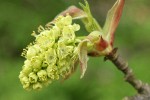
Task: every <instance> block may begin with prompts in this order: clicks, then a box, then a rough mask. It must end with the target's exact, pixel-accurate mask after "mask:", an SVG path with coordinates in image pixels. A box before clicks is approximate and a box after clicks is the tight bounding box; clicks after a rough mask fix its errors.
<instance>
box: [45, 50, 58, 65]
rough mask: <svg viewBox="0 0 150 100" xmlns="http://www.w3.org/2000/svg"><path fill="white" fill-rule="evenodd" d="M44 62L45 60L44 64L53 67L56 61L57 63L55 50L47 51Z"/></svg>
mask: <svg viewBox="0 0 150 100" xmlns="http://www.w3.org/2000/svg"><path fill="white" fill-rule="evenodd" d="M45 60H46V63H47V64H48V65H54V64H56V61H57V54H56V51H55V49H53V48H49V49H48V50H47V51H46V52H45Z"/></svg>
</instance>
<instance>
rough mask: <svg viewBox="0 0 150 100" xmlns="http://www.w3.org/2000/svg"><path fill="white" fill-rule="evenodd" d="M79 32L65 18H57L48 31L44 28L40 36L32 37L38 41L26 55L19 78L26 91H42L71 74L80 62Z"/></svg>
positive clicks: (70, 19)
mask: <svg viewBox="0 0 150 100" xmlns="http://www.w3.org/2000/svg"><path fill="white" fill-rule="evenodd" d="M41 29H42V30H41ZM79 29H80V26H79V25H78V24H72V17H71V16H70V15H66V16H58V17H57V18H56V19H55V20H54V21H53V23H52V24H51V27H49V28H47V29H44V28H42V27H41V28H40V34H35V33H34V34H33V35H34V36H35V41H34V43H32V44H30V45H29V46H28V47H27V48H26V49H25V50H24V52H23V56H24V57H25V58H26V60H25V62H24V65H23V68H22V71H21V72H20V75H19V78H20V81H21V83H22V85H23V88H24V89H29V90H30V89H40V88H42V87H43V85H48V84H50V83H51V82H52V81H54V80H58V79H60V78H65V77H66V76H68V75H69V74H70V73H71V71H72V69H73V67H74V64H75V62H76V61H77V60H78V54H77V45H78V43H77V39H76V36H75V32H76V31H78V30H79Z"/></svg>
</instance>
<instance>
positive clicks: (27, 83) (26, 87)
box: [20, 76, 30, 89]
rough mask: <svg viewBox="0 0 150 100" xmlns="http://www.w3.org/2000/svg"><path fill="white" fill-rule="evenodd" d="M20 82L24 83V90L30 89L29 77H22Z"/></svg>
mask: <svg viewBox="0 0 150 100" xmlns="http://www.w3.org/2000/svg"><path fill="white" fill-rule="evenodd" d="M20 81H21V83H22V85H23V88H24V89H28V88H29V86H30V82H29V79H28V77H26V76H24V77H22V78H21V79H20Z"/></svg>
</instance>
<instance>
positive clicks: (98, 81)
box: [0, 0, 150, 100]
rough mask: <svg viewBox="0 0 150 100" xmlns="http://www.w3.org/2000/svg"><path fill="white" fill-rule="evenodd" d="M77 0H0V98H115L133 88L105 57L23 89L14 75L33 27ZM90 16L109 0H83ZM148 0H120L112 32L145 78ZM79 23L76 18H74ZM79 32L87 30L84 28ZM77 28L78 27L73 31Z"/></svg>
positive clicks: (149, 59)
mask: <svg viewBox="0 0 150 100" xmlns="http://www.w3.org/2000/svg"><path fill="white" fill-rule="evenodd" d="M79 1H80V2H83V0H0V100H121V99H122V98H123V97H125V96H131V95H134V94H135V93H136V91H135V90H134V89H133V88H132V87H131V86H130V85H129V84H128V83H126V82H124V80H123V74H122V73H121V72H119V71H118V70H117V69H116V68H115V66H114V65H113V64H112V63H110V62H109V61H107V62H103V57H101V58H90V60H89V62H88V69H87V72H86V74H85V77H84V78H83V79H80V78H79V77H80V68H78V69H77V71H76V72H75V73H74V74H73V75H72V77H71V78H69V79H68V80H66V81H64V82H61V81H57V82H54V83H53V84H51V85H49V86H48V87H47V88H43V89H42V90H41V91H30V92H27V91H25V90H24V89H23V88H22V85H21V84H20V82H19V79H18V75H19V72H20V70H21V67H22V65H23V61H24V58H22V57H20V54H21V52H22V49H23V48H25V47H26V46H27V45H28V44H29V43H30V42H31V41H33V40H34V38H33V37H31V35H30V34H31V33H32V31H33V30H37V27H38V26H39V25H45V24H46V23H47V22H49V21H51V20H52V19H53V18H54V17H55V16H56V15H57V14H58V13H59V12H61V11H62V10H64V9H66V8H67V7H68V6H70V5H76V6H79V5H78V2H79ZM88 1H89V3H90V6H91V10H92V13H93V15H94V17H95V18H96V19H97V20H98V22H99V23H101V26H103V23H104V21H105V17H106V13H107V11H108V10H109V9H110V8H111V6H112V5H113V3H114V2H115V0H88ZM149 5H150V0H126V3H125V8H124V12H123V15H122V18H121V21H120V24H119V27H118V28H117V31H116V34H115V47H119V53H120V54H121V55H122V56H123V57H124V58H125V59H126V60H128V61H129V65H130V66H131V67H132V68H133V70H134V73H135V75H136V77H138V78H139V79H141V80H142V81H144V82H148V83H150V67H149V66H150V6H149ZM77 23H80V22H77ZM81 33H85V34H84V35H87V32H85V31H84V29H83V30H82V31H81ZM79 34H80V33H79Z"/></svg>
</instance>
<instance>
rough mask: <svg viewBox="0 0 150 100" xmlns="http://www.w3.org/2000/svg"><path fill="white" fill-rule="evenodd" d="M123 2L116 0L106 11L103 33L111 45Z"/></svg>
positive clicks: (123, 0) (122, 0)
mask: <svg viewBox="0 0 150 100" xmlns="http://www.w3.org/2000/svg"><path fill="white" fill-rule="evenodd" d="M124 2H125V0H117V1H116V3H115V4H114V6H113V7H112V8H111V9H110V10H109V11H108V14H107V18H106V22H105V25H104V27H103V32H104V33H105V34H106V36H107V39H108V40H109V41H110V43H111V44H113V41H114V32H115V30H116V28H117V26H118V24H119V21H120V17H121V14H122V10H123V6H124Z"/></svg>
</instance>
